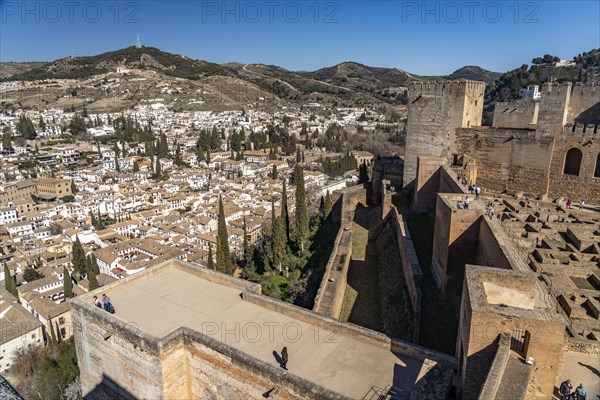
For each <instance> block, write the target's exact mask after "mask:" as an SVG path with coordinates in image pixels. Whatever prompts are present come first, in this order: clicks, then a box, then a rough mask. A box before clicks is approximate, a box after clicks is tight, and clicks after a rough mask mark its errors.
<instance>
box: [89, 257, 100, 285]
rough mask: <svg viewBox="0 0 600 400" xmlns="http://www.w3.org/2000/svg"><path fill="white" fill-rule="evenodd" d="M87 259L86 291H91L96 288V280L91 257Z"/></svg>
mask: <svg viewBox="0 0 600 400" xmlns="http://www.w3.org/2000/svg"><path fill="white" fill-rule="evenodd" d="M88 259H89V260H90V264H89V266H90V269H89V270H88V272H87V276H88V290H89V291H92V290H94V289H97V288H98V286H99V285H98V279H97V278H96V272H95V271H94V267H93V261H92V258H91V257H88Z"/></svg>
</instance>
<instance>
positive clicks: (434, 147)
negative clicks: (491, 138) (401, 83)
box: [403, 81, 485, 186]
mask: <svg viewBox="0 0 600 400" xmlns="http://www.w3.org/2000/svg"><path fill="white" fill-rule="evenodd" d="M484 91H485V83H484V82H476V81H448V82H412V83H411V84H410V86H409V90H408V93H409V98H408V127H407V132H408V134H407V136H406V150H405V156H404V178H403V181H404V185H405V186H406V185H408V184H410V183H411V182H412V181H414V179H415V178H416V171H417V156H419V155H427V156H435V157H446V156H449V155H451V154H455V153H456V147H455V142H456V140H455V138H456V136H455V130H456V128H470V127H474V126H479V125H481V116H482V114H483V94H484Z"/></svg>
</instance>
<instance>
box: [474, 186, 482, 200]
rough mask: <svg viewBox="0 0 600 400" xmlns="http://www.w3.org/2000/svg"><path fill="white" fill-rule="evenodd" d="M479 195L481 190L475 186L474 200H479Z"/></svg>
mask: <svg viewBox="0 0 600 400" xmlns="http://www.w3.org/2000/svg"><path fill="white" fill-rule="evenodd" d="M480 194H481V188H480V187H479V186H477V187H476V188H475V200H479V195H480Z"/></svg>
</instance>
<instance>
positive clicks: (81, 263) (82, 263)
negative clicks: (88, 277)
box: [71, 236, 87, 275]
mask: <svg viewBox="0 0 600 400" xmlns="http://www.w3.org/2000/svg"><path fill="white" fill-rule="evenodd" d="M71 249H72V250H71V263H72V264H73V268H74V269H75V270H76V271H77V272H79V274H80V275H85V272H86V269H87V266H86V260H85V251H84V250H83V246H82V245H81V242H80V241H79V236H76V238H75V241H74V242H73V246H72V248H71Z"/></svg>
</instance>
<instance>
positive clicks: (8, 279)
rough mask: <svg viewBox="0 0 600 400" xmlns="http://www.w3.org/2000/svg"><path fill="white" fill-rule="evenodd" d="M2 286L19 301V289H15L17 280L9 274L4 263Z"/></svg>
mask: <svg viewBox="0 0 600 400" xmlns="http://www.w3.org/2000/svg"><path fill="white" fill-rule="evenodd" d="M4 288H5V289H6V290H7V291H8V292H9V293H11V294H12V295H13V296H15V298H16V299H17V302H19V303H20V302H21V301H20V300H19V291H18V290H17V282H16V281H15V277H14V276H11V275H10V271H9V269H8V266H7V265H6V263H5V264H4Z"/></svg>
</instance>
